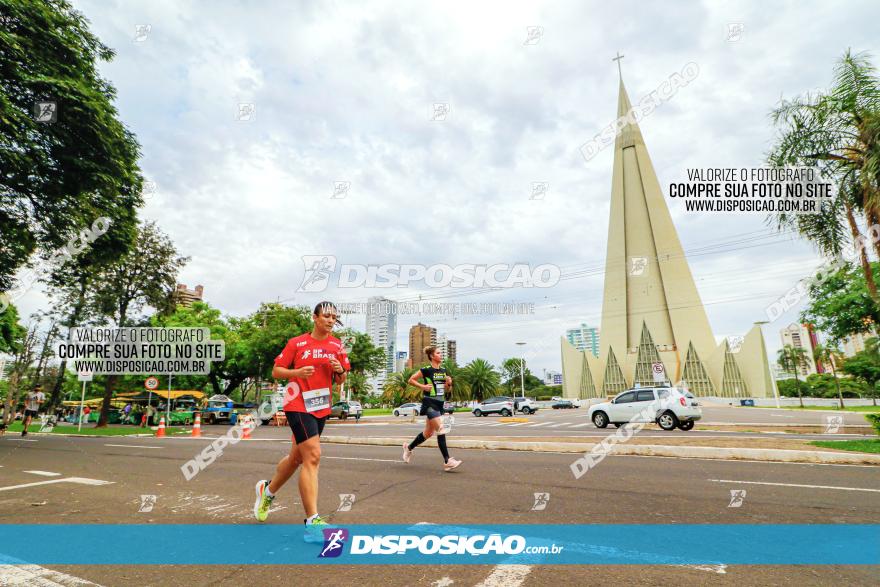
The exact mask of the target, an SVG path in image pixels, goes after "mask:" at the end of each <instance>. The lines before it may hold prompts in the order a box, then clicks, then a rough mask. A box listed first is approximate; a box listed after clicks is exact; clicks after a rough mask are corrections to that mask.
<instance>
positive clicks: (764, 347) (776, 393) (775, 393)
mask: <svg viewBox="0 0 880 587" xmlns="http://www.w3.org/2000/svg"><path fill="white" fill-rule="evenodd" d="M764 324H768V322H767V321H766V320H759V321H758V322H755V325H756V326H757V327H758V328H760V329H761V350H762V351H763V352H764V358H765V359H766V358H767V345H766V344H765V343H764V328H763V325H764ZM767 370H768V371H769V373H768V375H770V381H772V382H773V397H775V398H776V407H777V408H779V407H782V406H780V405H779V387H778V386H777V385H776V377H774V376H773V371H772V370H770V360H769V359H767Z"/></svg>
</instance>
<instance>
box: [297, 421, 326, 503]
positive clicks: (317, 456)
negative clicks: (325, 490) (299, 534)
mask: <svg viewBox="0 0 880 587" xmlns="http://www.w3.org/2000/svg"><path fill="white" fill-rule="evenodd" d="M298 446H299V454H300V458H301V459H302V471H300V473H299V495H300V497H301V498H302V502H303V509H304V510H305V512H306V517H307V518H308V517H311V516H314V515H315V514H317V513H318V466H319V465H320V463H321V439H320V437H319V436H317V435H316V436H312V437H311V438H309V439H308V440H306V441H305V442H303V443H300V444H299V445H298Z"/></svg>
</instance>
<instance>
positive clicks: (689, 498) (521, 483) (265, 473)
mask: <svg viewBox="0 0 880 587" xmlns="http://www.w3.org/2000/svg"><path fill="white" fill-rule="evenodd" d="M30 440H31V441H30V442H28V441H26V440H22V439H20V437H17V436H6V437H5V438H3V439H0V515H2V518H3V520H4V522H5V523H33V524H42V523H88V524H94V523H193V524H217V523H238V524H254V523H256V522H255V521H254V520H253V518H252V514H251V510H252V507H253V485H254V483H255V482H256V481H257V480H258V479H260V478H267V477H270V476H271V474H272V471H273V470H274V466H275V463H276V462H277V461H278V459H279V458H280V457H281V456H282V455H283V454H285V452H286V451H287V447H288V444H287V443H286V442H285V441H283V440H278V441H272V440H267V441H252V442H247V441H245V442H241V443H239V444H237V445H234V446H231V447H229V448H227V449H226V451H225V453H224V454H223V456H222V457H221V458H220V459H218V461H217V462H215V463H214V464H213V465H211V466H210V467H208V468H207V469H206V470H205V471H203V472H201V473H200V474H199V475H197V476H196V477H195V478H194V479H193V480H191V481H186V480H185V478H184V477H183V475H182V474H181V472H180V466H181V464H182V463H183V462H185V461H186V460H188V459H190V458H192V456H193V455H195V453H196V452H198V451H199V450H201V448H202V447H204V446H205V445H206V444H207V443H208V442H210V439H201V440H191V439H184V438H176V439H154V438H137V439H136V438H70V437H67V438H65V437H43V436H41V437H34V438H32V439H30ZM323 453H324V458H323V461H322V468H321V497H320V501H319V504H320V509H321V511H322V512H324V513H327V512H332V511H334V510H336V509H337V508H338V506H339V497H338V496H339V494H353V495H355V496H356V499H355V503H354V506H353V507H352V509H351V511H349V512H337V513H335V514H334V515H333V521H336V522H340V523H352V524H358V523H392V524H403V523H407V524H409V523H418V522H433V523H443V524H456V523H458V524H481V523H482V524H493V523H536V524H543V523H547V524H562V523H569V524H570V523H589V524H598V523H669V524H672V523H700V524H703V523H761V524H764V523H834V524H839V523H880V492H877V491H876V489H877V488H880V470H878V469H877V468H876V467H861V466H834V465H800V464H779V463H757V462H742V461H708V460H694V459H671V458H652V457H615V456H611V457H608V458H607V459H605V460H604V461H603V462H602V463H601V464H600V465H599V466H597V467H596V468H595V469H593V470H592V471H590V472H588V473H587V474H586V475H585V476H583V477H581V478H580V479H575V478H574V477H573V475H572V474H571V472H570V470H569V465H570V463H571V462H572V460H573V458H572V455H563V454H553V453H519V452H508V451H483V450H458V451H454V452H453V454H454V455H455V456H457V457H458V458H461V459H462V460H463V461H464V464H463V465H462V466H461V467H460V468H459V470H457V471H456V472H454V473H444V472H443V471H442V469H441V464H442V460H441V458H440V455H439V451H438V450H437V449H436V448H432V447H423V448H420V449H417V451H416V454H415V457H414V459H413V462H412V463H410V464H404V463H402V462H401V461H400V460H399V458H400V454H399V453H400V449H398V448H394V447H378V446H355V445H325V446H324V449H323ZM50 473H56V474H58V475H57V476H48V474H50ZM69 477H80V478H87V479H93V480H97V481H106V482H109V483H108V484H102V485H83V484H78V483H72V482H62V483H58V482H55V483H51V484H40V485H32V486H29V487H17V486H19V485H26V484H32V483H41V482H44V481H50V480H53V479H67V478H69ZM766 483H770V484H772V485H766ZM805 486H807V487H805ZM871 489H873V490H874V491H870V490H871ZM731 490H745V491H746V492H747V493H746V495H745V498H744V500H743V502H742V505H741V506H740V507H729V506H730V504H731V494H730V492H731ZM536 492H546V493H549V494H550V499H549V502H548V504H547V506H546V509H544V510H542V511H533V510H532V508H533V506H534V493H536ZM143 495H155V496H156V502H155V505H154V507H153V509H152V511H150V512H139V511H138V510H139V509H141V507H142V506H141V504H142V498H141V496H143ZM426 504H427V505H426ZM301 519H302V512H301V509H300V505H299V502H298V495H297V492H296V488H295V485H294V484H293V483H291V484H289V485H288V486H286V487H284V488H283V489H282V491H281V492H280V494H279V497H278V500H277V501H276V506H275V509H274V511H273V512H272V514H271V516H270V518H269V522H268V523H298V522H299V521H300V520H301ZM73 547H76V546H72V548H73ZM85 547H86V548H88V545H86V546H85ZM157 548H161V545H157ZM50 567H51V568H50V569H42V568H39V567H37V568H33V567H31V568H24V569H22V568H9V567H7V568H0V584H16V583H15V581H19V583H17V584H23V585H30V584H44V585H53V584H56V585H57V584H61V585H74V584H77V583H76V580H77V579H76V578H80V579H84V580H88V581H92V582H94V583H97V584H100V585H107V586H110V585H130V584H144V585H172V584H190V585H205V586H207V585H215V584H220V585H240V584H242V583H246V584H248V585H252V586H258V585H278V584H321V585H352V584H357V585H377V584H381V585H383V586H393V585H426V586H434V585H436V586H438V587H444V586H449V585H513V586H516V585H549V584H553V585H559V584H572V585H574V584H584V583H586V582H594V581H595V582H598V581H620V582H623V581H625V582H627V583H631V584H636V585H656V584H660V583H667V582H670V581H674V582H676V583H685V584H692V583H696V584H709V583H711V584H722V585H727V584H729V585H734V584H736V585H768V584H774V585H799V586H802V585H827V584H832V583H834V584H848V585H869V584H876V577H877V573H878V571H880V569H878V568H877V567H856V566H852V567H822V566H815V567H810V566H791V567H769V566H736V567H733V566H730V567H724V566H720V567H698V566H682V567H663V566H617V567H607V566H602V567H575V566H572V567H568V566H565V567H563V566H534V567H529V566H523V567H517V568H504V567H492V566H443V567H441V566H436V567H422V566H405V567H404V566H382V567H379V566H372V567H363V566H333V567H283V566H184V567H175V568H173V569H170V568H167V567H151V566H96V565H90V566H55V565H50ZM28 573H30V575H28ZM36 574H43V576H44V578H43V579H40V580H37V579H34V577H35V576H36ZM39 581H44V582H43V583H40V582H39ZM79 584H81V583H79Z"/></svg>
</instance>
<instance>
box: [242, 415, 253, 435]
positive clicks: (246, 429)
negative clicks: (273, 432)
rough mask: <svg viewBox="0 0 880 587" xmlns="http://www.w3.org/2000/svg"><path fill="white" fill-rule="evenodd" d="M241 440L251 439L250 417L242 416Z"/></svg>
mask: <svg viewBox="0 0 880 587" xmlns="http://www.w3.org/2000/svg"><path fill="white" fill-rule="evenodd" d="M241 431H242V435H241V439H242V440H250V439H251V417H250V416H244V421H243V422H242V423H241Z"/></svg>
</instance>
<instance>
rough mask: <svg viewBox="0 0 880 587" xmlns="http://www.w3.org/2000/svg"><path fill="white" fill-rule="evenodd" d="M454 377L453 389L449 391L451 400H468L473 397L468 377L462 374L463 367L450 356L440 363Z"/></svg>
mask: <svg viewBox="0 0 880 587" xmlns="http://www.w3.org/2000/svg"><path fill="white" fill-rule="evenodd" d="M440 366H441V367H443V368H444V369H446V372H447V373H448V374H449V376H450V377H452V389H451V390H450V391H449V397H448V398H447V399H449V401H455V402H467V401H470V399H471V388H470V385H468V382H467V378H466V377H464V376H463V375H462V371H463V370H462V368H461V367H459V366H458V365H456V364H455V363H453V362H452V361H451V360H449V358H446V359H443V362H442V363H441V364H440Z"/></svg>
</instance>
